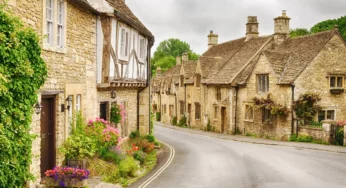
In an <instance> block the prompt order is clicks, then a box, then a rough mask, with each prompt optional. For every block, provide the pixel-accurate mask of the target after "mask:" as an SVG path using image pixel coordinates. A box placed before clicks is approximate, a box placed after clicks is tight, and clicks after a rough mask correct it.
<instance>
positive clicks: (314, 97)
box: [293, 93, 322, 123]
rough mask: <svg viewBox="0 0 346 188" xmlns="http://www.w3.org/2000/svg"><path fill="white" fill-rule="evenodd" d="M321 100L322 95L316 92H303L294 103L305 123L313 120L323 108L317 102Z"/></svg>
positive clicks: (296, 110) (297, 112)
mask: <svg viewBox="0 0 346 188" xmlns="http://www.w3.org/2000/svg"><path fill="white" fill-rule="evenodd" d="M320 100H321V97H320V95H319V94H316V93H305V94H301V95H300V96H299V98H298V100H297V101H295V102H294V104H293V107H294V111H295V112H296V115H297V117H298V118H299V119H302V120H304V123H305V122H307V123H309V122H310V121H312V120H313V118H314V117H315V114H316V113H317V112H318V111H319V110H321V109H322V108H321V106H319V105H318V104H317V103H318V102H319V101H320Z"/></svg>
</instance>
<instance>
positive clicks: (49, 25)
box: [44, 0, 55, 46]
mask: <svg viewBox="0 0 346 188" xmlns="http://www.w3.org/2000/svg"><path fill="white" fill-rule="evenodd" d="M54 1H55V0H46V3H45V5H46V6H45V9H46V14H45V22H46V24H45V25H46V31H45V32H44V33H45V34H46V35H47V38H46V40H45V41H46V44H47V45H50V46H52V45H53V44H54V42H53V41H54V12H55V11H54ZM49 2H50V6H49V5H48V3H49ZM49 17H50V18H49Z"/></svg>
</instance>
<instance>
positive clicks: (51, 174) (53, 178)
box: [42, 167, 89, 187]
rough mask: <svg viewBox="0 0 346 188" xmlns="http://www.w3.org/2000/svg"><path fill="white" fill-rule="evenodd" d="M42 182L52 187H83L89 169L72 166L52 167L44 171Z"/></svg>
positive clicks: (85, 183)
mask: <svg viewBox="0 0 346 188" xmlns="http://www.w3.org/2000/svg"><path fill="white" fill-rule="evenodd" d="M45 175H46V177H45V178H44V179H43V182H42V183H43V184H46V185H47V186H53V187H57V186H59V187H85V186H86V185H87V179H88V178H89V171H88V170H85V169H80V168H73V167H54V168H53V169H52V170H47V171H46V172H45Z"/></svg>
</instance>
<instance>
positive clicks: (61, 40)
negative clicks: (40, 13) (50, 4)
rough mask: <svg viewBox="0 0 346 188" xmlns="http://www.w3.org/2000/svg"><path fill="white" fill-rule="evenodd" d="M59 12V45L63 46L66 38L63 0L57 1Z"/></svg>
mask: <svg viewBox="0 0 346 188" xmlns="http://www.w3.org/2000/svg"><path fill="white" fill-rule="evenodd" d="M57 14H58V16H57V46H58V47H59V48H63V47H64V39H65V33H64V26H65V24H64V23H65V3H64V1H62V0H58V2H57Z"/></svg>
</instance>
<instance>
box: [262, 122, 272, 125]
mask: <svg viewBox="0 0 346 188" xmlns="http://www.w3.org/2000/svg"><path fill="white" fill-rule="evenodd" d="M262 124H263V125H273V122H262Z"/></svg>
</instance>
